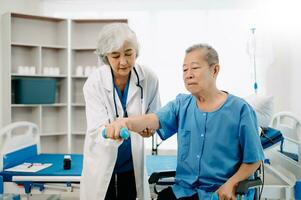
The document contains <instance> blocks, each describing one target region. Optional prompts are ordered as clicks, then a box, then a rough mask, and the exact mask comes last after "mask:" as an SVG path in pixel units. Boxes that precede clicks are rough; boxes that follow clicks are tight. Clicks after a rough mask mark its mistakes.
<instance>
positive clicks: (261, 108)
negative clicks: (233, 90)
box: [244, 94, 274, 128]
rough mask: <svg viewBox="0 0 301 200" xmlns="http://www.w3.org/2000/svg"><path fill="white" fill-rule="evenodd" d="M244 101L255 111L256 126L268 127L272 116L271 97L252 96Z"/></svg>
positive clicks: (272, 99)
mask: <svg viewBox="0 0 301 200" xmlns="http://www.w3.org/2000/svg"><path fill="white" fill-rule="evenodd" d="M244 99H245V100H246V101H247V102H248V103H249V104H250V105H251V106H252V107H253V109H254V110H255V113H256V116H257V121H258V126H260V127H263V128H266V127H268V126H269V124H270V122H271V120H272V116H273V107H274V98H273V97H272V96H265V95H259V94H253V95H250V96H247V97H245V98H244Z"/></svg>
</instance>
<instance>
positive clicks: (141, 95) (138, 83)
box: [110, 67, 143, 119]
mask: <svg viewBox="0 0 301 200" xmlns="http://www.w3.org/2000/svg"><path fill="white" fill-rule="evenodd" d="M110 69H111V74H112V84H113V88H114V91H113V100H114V109H115V116H116V119H117V118H119V114H118V110H117V104H116V97H115V90H116V86H115V83H114V73H113V70H112V67H110ZM133 69H134V73H135V75H136V77H137V83H136V86H137V87H139V88H140V93H141V94H140V98H141V102H142V101H143V87H142V86H141V85H140V79H139V75H138V73H137V70H136V68H135V67H133ZM123 109H124V114H123V117H128V114H127V110H126V108H123Z"/></svg>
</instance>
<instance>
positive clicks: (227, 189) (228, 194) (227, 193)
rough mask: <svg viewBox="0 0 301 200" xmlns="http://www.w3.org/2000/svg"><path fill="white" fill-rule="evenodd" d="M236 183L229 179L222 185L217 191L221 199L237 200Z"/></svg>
mask: <svg viewBox="0 0 301 200" xmlns="http://www.w3.org/2000/svg"><path fill="white" fill-rule="evenodd" d="M235 190H236V185H235V184H233V183H231V182H229V181H227V182H226V183H225V184H224V185H222V186H221V187H220V188H218V190H217V191H216V193H217V194H218V197H219V200H236V195H235Z"/></svg>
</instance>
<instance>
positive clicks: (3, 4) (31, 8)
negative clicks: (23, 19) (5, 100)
mask: <svg viewBox="0 0 301 200" xmlns="http://www.w3.org/2000/svg"><path fill="white" fill-rule="evenodd" d="M39 11H40V1H39V0H0V21H1V16H2V15H3V14H4V13H6V12H20V13H29V14H38V13H39ZM1 24H2V23H1ZM1 29H2V26H0V38H1V39H0V74H2V68H3V67H5V66H2V36H1V33H2V31H1ZM0 77H1V76H0ZM1 84H2V81H1V80H0V95H2V94H3V93H2V85H1ZM4 95H8V94H4ZM1 104H2V98H1V97H0V105H1ZM1 107H2V106H1ZM1 107H0V128H1V127H2V124H1V123H2V121H3V120H2V119H3V118H4V117H5V113H3V112H2V110H1Z"/></svg>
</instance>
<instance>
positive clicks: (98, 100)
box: [80, 64, 161, 200]
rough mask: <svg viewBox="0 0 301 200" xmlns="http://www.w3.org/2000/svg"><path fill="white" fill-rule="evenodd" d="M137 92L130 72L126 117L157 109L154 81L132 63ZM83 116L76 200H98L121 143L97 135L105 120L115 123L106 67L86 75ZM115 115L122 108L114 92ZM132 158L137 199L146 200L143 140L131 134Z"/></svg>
mask: <svg viewBox="0 0 301 200" xmlns="http://www.w3.org/2000/svg"><path fill="white" fill-rule="evenodd" d="M135 69H136V70H137V73H138V75H139V79H140V85H141V86H142V87H143V101H142V100H141V90H140V88H139V87H137V86H136V84H137V77H136V74H135V72H134V70H132V72H131V77H130V85H129V90H128V97H127V106H126V108H127V112H128V115H129V116H133V115H139V114H144V113H148V112H154V111H156V110H157V109H159V108H160V106H161V104H160V96H159V92H158V88H159V85H158V79H157V77H156V75H155V74H154V73H153V72H152V71H150V70H149V69H148V68H145V67H141V66H140V65H138V64H136V65H135ZM83 91H84V96H85V101H86V116H87V134H86V138H85V146H84V163H83V172H82V178H81V189H80V199H81V200H102V199H104V198H105V195H106V192H107V189H108V186H109V183H110V180H111V176H112V173H113V169H114V166H115V163H116V159H117V152H118V147H119V145H120V144H121V143H122V142H118V141H115V140H111V139H104V138H103V137H102V136H101V134H100V132H101V130H102V128H103V126H104V125H105V124H106V123H108V122H109V121H114V120H115V109H114V100H113V93H112V92H116V90H113V84H112V75H111V70H110V67H109V66H108V65H103V66H101V67H99V68H98V69H97V70H96V71H94V72H93V74H92V75H90V76H89V78H88V80H87V81H86V83H85V85H84V88H83ZM115 98H116V105H117V110H118V114H119V116H123V109H122V105H121V102H120V100H119V97H118V94H117V92H116V93H115ZM131 143H132V157H133V164H134V172H135V181H136V190H137V198H138V199H139V200H145V199H150V191H149V186H148V182H147V175H146V167H145V155H144V141H143V138H142V137H141V136H140V135H138V134H131Z"/></svg>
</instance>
